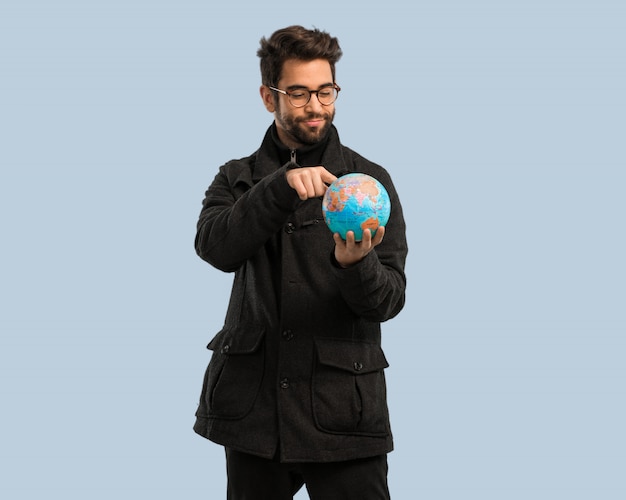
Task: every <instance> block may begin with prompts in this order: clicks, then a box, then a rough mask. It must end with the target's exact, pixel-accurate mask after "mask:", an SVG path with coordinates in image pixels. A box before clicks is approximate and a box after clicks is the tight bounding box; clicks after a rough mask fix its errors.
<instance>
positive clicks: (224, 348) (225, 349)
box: [220, 344, 230, 354]
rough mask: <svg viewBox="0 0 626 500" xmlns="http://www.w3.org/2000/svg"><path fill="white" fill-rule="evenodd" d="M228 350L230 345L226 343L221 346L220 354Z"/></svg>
mask: <svg viewBox="0 0 626 500" xmlns="http://www.w3.org/2000/svg"><path fill="white" fill-rule="evenodd" d="M228 351H230V346H229V345H228V344H226V345H225V346H224V347H222V349H221V350H220V352H221V353H222V354H226V353H227V352H228Z"/></svg>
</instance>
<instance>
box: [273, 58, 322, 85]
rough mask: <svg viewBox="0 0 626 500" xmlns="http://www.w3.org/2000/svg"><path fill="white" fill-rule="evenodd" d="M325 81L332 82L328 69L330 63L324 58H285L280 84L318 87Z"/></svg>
mask: <svg viewBox="0 0 626 500" xmlns="http://www.w3.org/2000/svg"><path fill="white" fill-rule="evenodd" d="M327 83H333V74H332V71H331V70H330V63H329V62H328V61H327V60H325V59H314V60H313V61H301V60H299V59H287V60H286V61H285V62H284V64H283V71H282V75H281V77H280V84H281V86H284V87H291V86H294V85H297V86H304V87H307V88H318V87H319V86H321V85H324V84H327Z"/></svg>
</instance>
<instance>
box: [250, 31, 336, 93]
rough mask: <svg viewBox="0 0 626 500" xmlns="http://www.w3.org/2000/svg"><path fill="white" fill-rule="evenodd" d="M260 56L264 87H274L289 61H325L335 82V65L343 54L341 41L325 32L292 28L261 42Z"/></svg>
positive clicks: (262, 39) (258, 53)
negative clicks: (285, 63)
mask: <svg viewBox="0 0 626 500" xmlns="http://www.w3.org/2000/svg"><path fill="white" fill-rule="evenodd" d="M257 55H258V56H259V57H260V58H261V81H262V83H263V85H268V86H269V85H272V86H273V85H276V84H277V83H278V80H280V77H281V73H282V70H283V64H284V62H285V61H286V60H288V59H299V60H301V61H313V60H314V59H325V60H327V61H328V63H329V64H330V70H331V72H332V75H333V81H334V80H335V63H336V62H337V61H338V60H339V59H340V58H341V55H342V52H341V48H340V47H339V40H337V38H335V37H331V36H330V35H329V34H328V33H326V32H325V31H320V30H318V29H312V30H308V29H306V28H303V27H302V26H289V27H287V28H283V29H280V30H277V31H275V32H274V33H273V34H272V36H271V37H270V38H269V39H267V38H265V37H263V38H261V47H260V48H259V50H258V51H257Z"/></svg>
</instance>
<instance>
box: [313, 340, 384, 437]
mask: <svg viewBox="0 0 626 500" xmlns="http://www.w3.org/2000/svg"><path fill="white" fill-rule="evenodd" d="M315 344H316V351H317V362H316V365H315V372H314V374H313V392H312V398H313V413H314V417H315V422H316V425H317V426H318V428H319V429H321V430H323V431H325V432H330V433H339V434H360V435H370V436H386V435H388V434H389V432H390V430H389V412H388V409H387V390H386V385H385V374H384V372H383V370H384V369H385V368H387V367H388V366H389V363H387V360H386V359H385V355H384V353H383V351H382V349H381V347H380V345H378V344H371V343H366V342H357V341H347V340H339V339H316V341H315Z"/></svg>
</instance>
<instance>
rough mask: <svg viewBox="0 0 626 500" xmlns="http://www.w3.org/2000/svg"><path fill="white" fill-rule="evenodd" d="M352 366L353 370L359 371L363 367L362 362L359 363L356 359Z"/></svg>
mask: <svg viewBox="0 0 626 500" xmlns="http://www.w3.org/2000/svg"><path fill="white" fill-rule="evenodd" d="M352 366H353V367H354V371H355V372H360V371H361V370H362V369H363V363H359V362H358V361H355V362H354V365H352Z"/></svg>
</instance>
